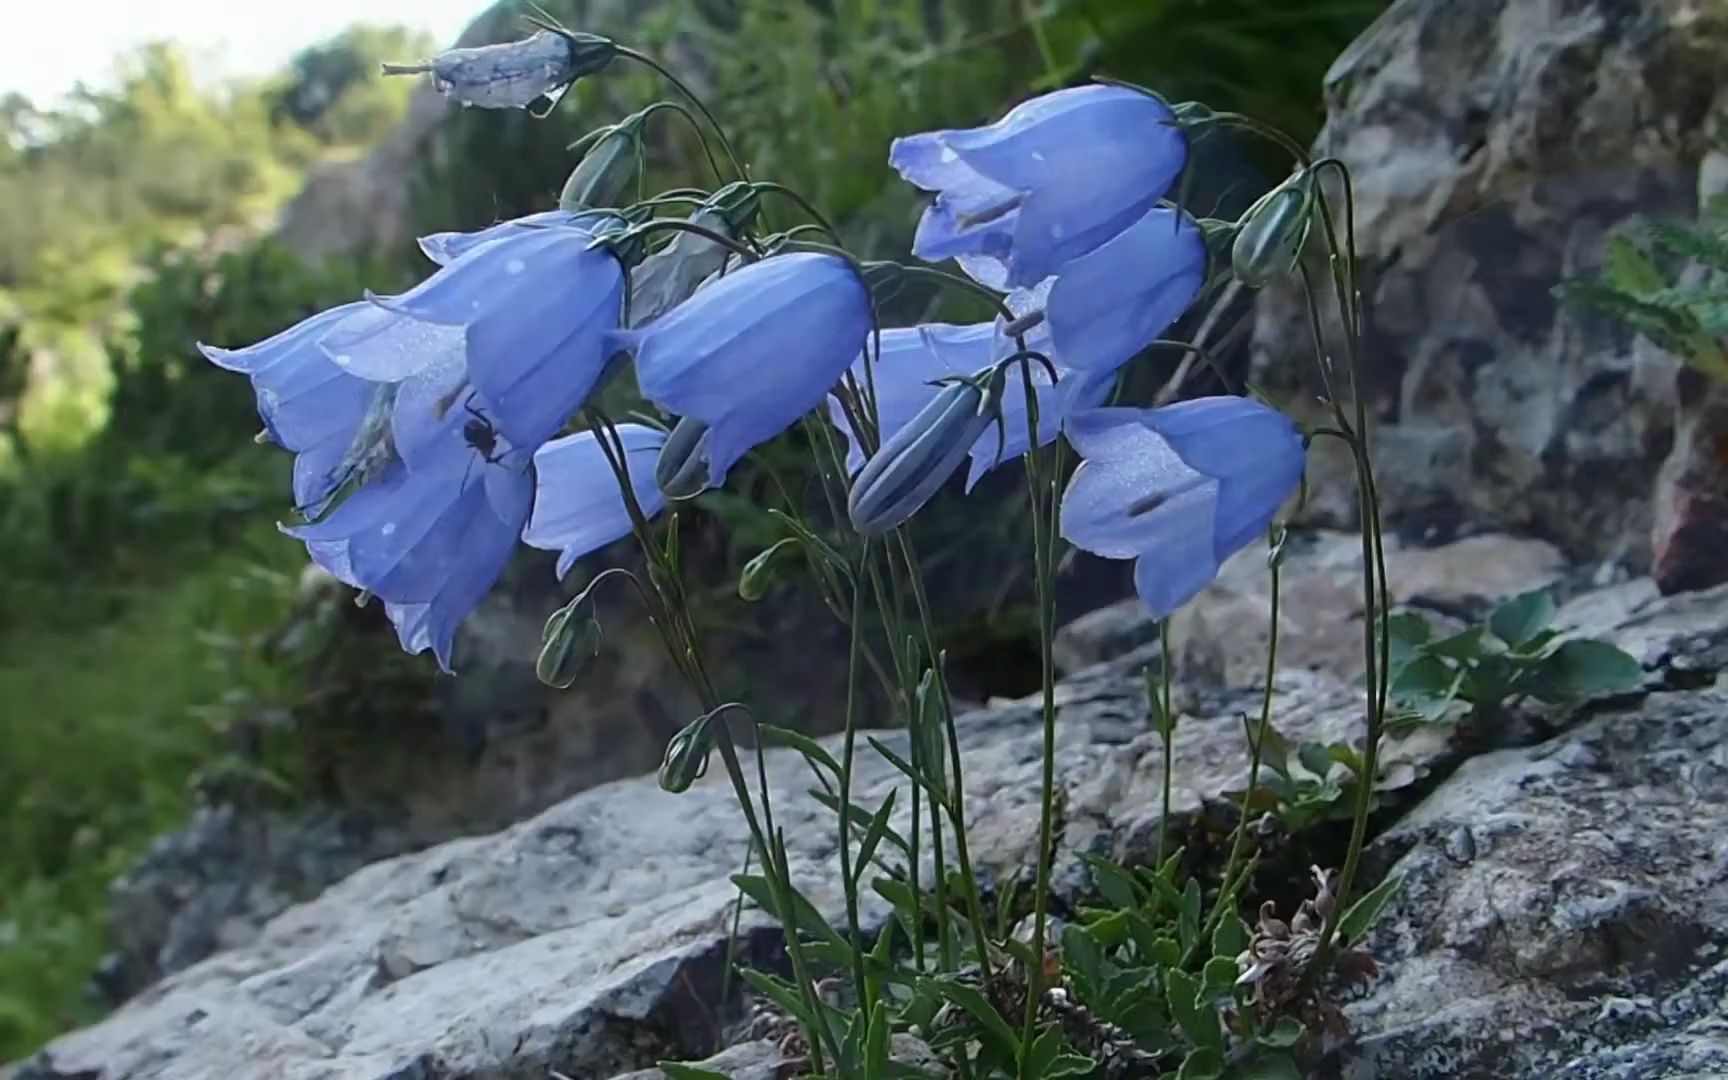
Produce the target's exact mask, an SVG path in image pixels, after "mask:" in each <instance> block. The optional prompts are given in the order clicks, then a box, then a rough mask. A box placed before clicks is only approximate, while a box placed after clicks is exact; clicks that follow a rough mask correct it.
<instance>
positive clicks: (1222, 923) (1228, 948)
mask: <svg viewBox="0 0 1728 1080" xmlns="http://www.w3.org/2000/svg"><path fill="white" fill-rule="evenodd" d="M1249 933H1250V931H1249V929H1248V924H1247V923H1245V922H1243V921H1242V919H1241V918H1240V917H1239V916H1236V915H1226V916H1224V917H1223V918H1222V919H1219V920H1218V929H1216V930H1214V931H1212V955H1213V956H1228V957H1229V958H1230V959H1232V960H1234V959H1236V958H1237V957H1238V956H1241V955H1242V951H1243V950H1244V949H1246V948H1247V947H1248V938H1249Z"/></svg>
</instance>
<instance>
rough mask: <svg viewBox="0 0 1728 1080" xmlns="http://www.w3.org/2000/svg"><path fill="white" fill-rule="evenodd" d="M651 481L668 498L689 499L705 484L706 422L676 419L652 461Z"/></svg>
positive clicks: (686, 418) (689, 418)
mask: <svg viewBox="0 0 1728 1080" xmlns="http://www.w3.org/2000/svg"><path fill="white" fill-rule="evenodd" d="M654 482H655V483H656V484H658V485H660V490H661V491H663V492H665V493H666V497H667V498H668V499H691V498H695V497H696V496H697V495H700V494H701V493H702V490H703V489H704V488H706V487H707V486H708V425H707V424H704V423H703V422H702V421H700V420H696V419H693V418H691V417H688V416H686V417H685V418H684V419H682V420H680V421H678V425H677V426H676V427H674V428H673V429H672V434H670V435H668V436H666V445H665V446H663V447H661V448H660V456H659V458H657V459H656V460H655V462H654Z"/></svg>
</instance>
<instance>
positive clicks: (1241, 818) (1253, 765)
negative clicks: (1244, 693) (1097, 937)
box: [1195, 549, 1284, 947]
mask: <svg viewBox="0 0 1728 1080" xmlns="http://www.w3.org/2000/svg"><path fill="white" fill-rule="evenodd" d="M1283 564H1284V560H1283V559H1281V558H1279V557H1278V554H1277V552H1276V549H1274V554H1273V557H1272V560H1271V572H1272V618H1271V622H1270V624H1269V626H1268V629H1267V631H1266V686H1265V689H1264V690H1263V691H1262V693H1261V695H1260V724H1259V727H1258V729H1257V730H1256V732H1255V734H1254V736H1253V738H1252V739H1251V740H1250V742H1251V744H1252V745H1251V746H1250V747H1249V754H1250V756H1249V759H1248V787H1247V789H1246V790H1244V791H1243V792H1242V811H1241V813H1240V814H1239V815H1238V816H1237V818H1236V829H1235V834H1234V835H1233V836H1232V837H1231V838H1230V854H1229V856H1228V857H1227V858H1226V859H1225V860H1224V876H1223V877H1222V878H1221V879H1220V880H1219V883H1218V900H1217V903H1216V906H1214V907H1213V909H1212V914H1211V915H1210V916H1209V917H1208V918H1207V920H1206V927H1205V929H1204V930H1202V931H1201V933H1200V937H1199V940H1198V941H1197V942H1196V943H1195V947H1198V946H1199V942H1201V941H1205V942H1209V941H1211V940H1212V933H1213V931H1215V930H1217V929H1218V924H1219V923H1220V922H1222V921H1223V919H1224V915H1225V912H1226V909H1227V907H1228V906H1229V904H1230V902H1231V901H1230V897H1231V896H1233V895H1234V893H1235V880H1236V866H1237V863H1239V862H1240V861H1241V858H1242V849H1243V848H1244V847H1245V846H1247V841H1248V817H1249V808H1250V807H1251V806H1252V805H1253V800H1254V792H1255V790H1256V789H1258V788H1259V786H1260V764H1261V762H1262V760H1264V757H1265V750H1266V734H1267V732H1268V731H1270V730H1271V728H1272V682H1273V680H1274V679H1275V678H1276V677H1277V673H1278V605H1279V597H1280V593H1281V589H1280V586H1281V582H1282V577H1283V575H1282V573H1281V571H1282V569H1283Z"/></svg>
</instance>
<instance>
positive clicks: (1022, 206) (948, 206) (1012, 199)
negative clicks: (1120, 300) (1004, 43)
mask: <svg viewBox="0 0 1728 1080" xmlns="http://www.w3.org/2000/svg"><path fill="white" fill-rule="evenodd" d="M1187 154H1188V150H1187V142H1186V140H1185V139H1184V137H1183V135H1182V132H1181V130H1180V129H1179V128H1178V127H1177V126H1176V125H1175V115H1174V114H1173V113H1172V112H1171V111H1170V108H1169V106H1167V105H1165V104H1164V102H1162V101H1160V100H1159V99H1157V98H1155V97H1153V96H1151V95H1149V94H1146V93H1142V92H1140V91H1137V90H1131V89H1128V88H1126V87H1119V86H1081V87H1074V88H1072V89H1067V90H1058V91H1055V92H1054V93H1049V94H1044V95H1042V96H1040V97H1036V98H1033V99H1032V100H1030V101H1027V102H1024V103H1022V104H1020V105H1018V106H1016V107H1015V108H1014V109H1013V110H1011V111H1010V112H1009V113H1008V115H1006V116H1004V117H1003V118H1002V119H1001V120H998V121H997V122H996V123H994V124H990V125H988V126H986V127H980V128H968V129H964V130H957V131H932V132H925V133H923V134H919V135H912V136H908V137H906V138H902V139H896V140H895V141H894V145H893V147H892V149H891V150H890V151H889V163H890V164H892V165H893V166H894V168H895V169H896V170H897V171H898V172H899V173H900V175H901V176H902V177H904V178H905V179H906V180H907V181H909V182H910V183H912V184H915V185H917V186H918V187H920V188H923V189H925V190H926V191H933V192H935V193H936V202H935V204H934V205H933V206H931V207H930V208H929V209H928V210H927V211H926V212H925V214H924V217H923V219H922V220H921V221H920V222H919V224H918V235H917V238H916V240H915V241H914V243H913V248H912V250H913V252H914V253H915V254H917V255H919V256H920V257H922V258H925V259H930V260H941V259H947V258H951V257H952V258H958V259H959V261H960V265H961V267H962V268H963V269H964V270H965V271H966V272H967V273H968V274H970V275H972V277H974V278H976V279H977V280H978V281H980V282H982V283H983V284H985V285H989V286H991V287H992V288H1012V287H1021V286H1029V285H1035V284H1037V283H1038V282H1040V281H1042V280H1043V279H1045V278H1047V277H1049V276H1050V275H1052V274H1054V273H1056V272H1057V271H1058V270H1059V269H1061V267H1062V265H1063V264H1064V263H1066V262H1068V261H1069V260H1071V259H1074V258H1077V257H1079V256H1081V255H1084V254H1086V253H1087V252H1089V251H1092V250H1094V249H1095V248H1097V247H1098V246H1099V245H1100V244H1103V243H1104V242H1105V241H1107V240H1109V239H1110V238H1111V237H1113V236H1115V235H1116V234H1117V233H1119V232H1121V231H1122V230H1123V229H1125V228H1127V227H1128V226H1129V225H1131V224H1133V223H1134V222H1135V221H1137V220H1139V219H1140V218H1141V217H1142V216H1143V215H1144V214H1145V213H1146V211H1148V210H1150V209H1151V208H1152V207H1153V206H1155V205H1156V204H1157V202H1158V200H1159V199H1161V198H1163V196H1164V194H1165V192H1166V191H1167V190H1168V189H1169V187H1170V184H1171V183H1172V181H1174V180H1175V178H1176V177H1177V175H1178V174H1180V173H1181V171H1182V168H1183V165H1184V164H1185V163H1186V161H1187Z"/></svg>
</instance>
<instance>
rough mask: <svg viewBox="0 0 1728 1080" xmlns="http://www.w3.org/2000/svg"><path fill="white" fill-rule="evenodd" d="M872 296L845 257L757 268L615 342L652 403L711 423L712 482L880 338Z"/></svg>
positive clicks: (774, 261) (707, 449)
mask: <svg viewBox="0 0 1728 1080" xmlns="http://www.w3.org/2000/svg"><path fill="white" fill-rule="evenodd" d="M870 327H871V303H870V294H869V292H868V291H867V290H866V289H865V287H864V283H863V281H862V280H861V279H860V278H859V276H858V274H857V272H856V270H855V269H854V268H853V265H852V264H851V263H850V262H848V261H847V260H846V259H843V258H840V257H839V256H836V255H827V254H818V253H811V252H797V253H794V254H789V255H776V256H774V257H773V258H768V259H764V260H762V261H761V262H757V263H752V264H750V265H749V266H745V267H742V268H740V269H738V270H736V271H733V272H732V273H729V274H727V275H725V276H724V277H722V278H720V279H718V280H717V281H715V282H714V283H713V284H711V285H708V286H706V287H704V288H702V289H699V290H697V292H696V294H695V295H694V296H692V297H691V298H690V299H689V300H686V301H685V302H684V303H682V304H680V305H678V306H677V307H675V308H673V309H672V310H671V311H670V312H668V313H667V314H665V315H663V316H661V317H660V318H659V319H657V320H656V321H655V322H654V323H653V324H652V325H650V326H648V327H646V328H645V329H641V330H634V331H628V332H622V333H620V334H618V335H616V336H615V341H616V344H617V347H618V348H621V349H625V350H627V351H629V352H630V353H631V354H633V355H634V356H635V359H636V382H637V385H638V386H639V387H640V388H641V391H642V395H643V396H644V397H646V398H648V399H649V400H650V401H652V402H654V403H655V404H656V405H659V406H660V407H661V408H663V409H665V410H666V411H668V412H670V413H673V414H675V415H678V416H681V417H684V418H685V419H686V420H690V421H695V422H698V423H701V424H705V425H707V429H708V430H707V432H706V434H705V435H704V436H703V438H704V446H703V449H702V451H701V452H702V454H703V456H704V457H705V458H706V460H707V484H705V485H702V486H713V485H717V484H719V483H721V482H722V481H723V480H724V479H725V476H726V472H727V470H729V469H730V468H731V467H732V465H733V463H734V462H736V461H737V460H738V459H739V458H740V457H742V456H743V455H744V454H745V453H746V452H747V451H749V450H750V448H751V447H754V446H756V445H757V444H758V443H761V442H765V441H766V440H768V439H771V438H773V437H774V436H775V435H778V434H779V433H780V432H782V431H784V430H785V429H786V428H787V427H789V426H791V425H792V424H793V423H794V422H795V421H796V420H797V419H798V418H799V417H800V416H803V415H804V414H805V413H807V412H809V411H810V410H812V409H814V408H816V407H817V406H818V405H820V404H821V403H822V398H823V395H825V394H826V393H828V391H829V389H830V388H832V387H833V386H834V384H835V383H836V382H837V381H838V380H839V378H840V376H841V375H842V374H843V373H844V372H845V371H846V366H847V365H848V364H849V363H851V361H852V359H853V358H854V357H856V356H857V355H858V353H859V351H860V350H861V349H862V348H863V345H864V341H865V338H866V337H868V336H869V334H870Z"/></svg>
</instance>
